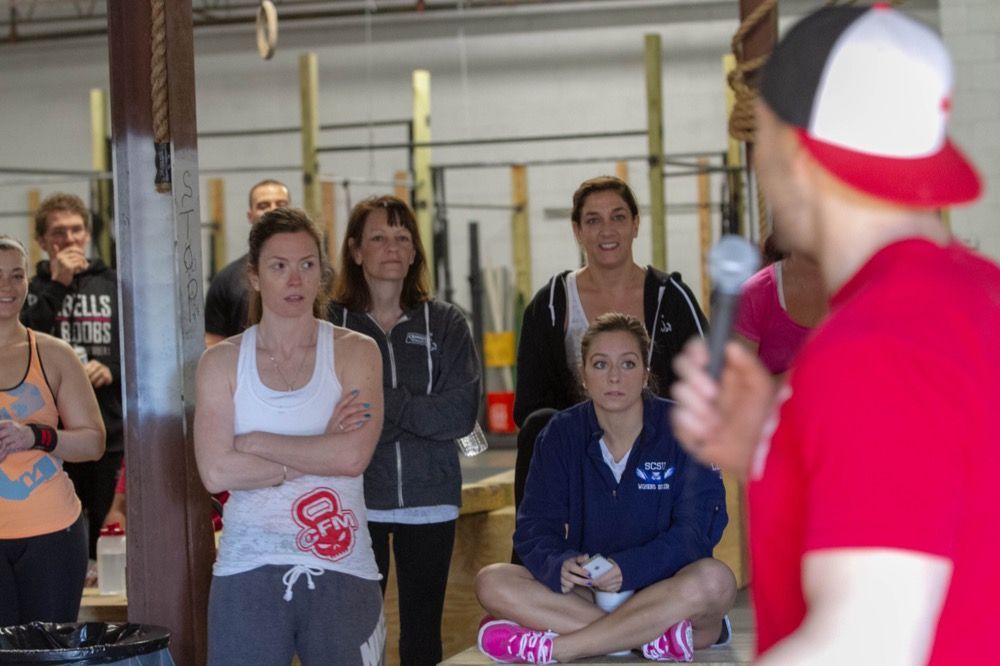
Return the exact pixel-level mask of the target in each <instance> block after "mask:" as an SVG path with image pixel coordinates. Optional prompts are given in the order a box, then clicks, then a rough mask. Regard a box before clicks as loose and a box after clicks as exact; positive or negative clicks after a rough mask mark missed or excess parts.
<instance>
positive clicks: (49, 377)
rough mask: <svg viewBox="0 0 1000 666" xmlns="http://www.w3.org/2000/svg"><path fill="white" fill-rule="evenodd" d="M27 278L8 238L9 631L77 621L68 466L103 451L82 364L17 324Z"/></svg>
mask: <svg viewBox="0 0 1000 666" xmlns="http://www.w3.org/2000/svg"><path fill="white" fill-rule="evenodd" d="M27 275H28V258H27V254H26V253H25V251H24V247H23V246H22V245H21V243H19V242H18V241H16V240H14V239H13V238H11V237H9V236H4V235H0V386H2V387H6V388H3V389H0V626H8V625H16V624H25V623H27V622H33V621H35V620H39V621H43V622H75V621H76V617H77V613H78V612H79V610H80V597H81V594H82V593H83V579H84V576H85V575H86V573H87V535H86V528H85V527H84V522H83V518H82V515H81V512H80V500H79V499H78V498H77V496H76V494H75V493H74V491H73V483H72V482H71V481H70V480H69V477H68V476H67V475H66V473H65V472H63V469H62V464H63V461H66V462H85V461H88V460H97V459H98V458H100V457H101V455H102V454H103V453H104V422H103V420H102V419H101V412H100V409H99V408H98V406H97V398H95V397H94V389H93V388H92V387H91V385H90V381H89V380H88V379H87V375H86V373H85V372H84V370H83V365H81V364H80V359H79V358H78V357H77V355H76V353H75V352H74V351H73V350H72V349H71V348H70V347H69V345H67V344H66V343H65V342H62V341H61V340H58V339H56V338H53V337H52V336H49V335H45V334H44V333H36V332H35V331H32V330H30V329H28V328H25V327H24V326H23V325H22V324H21V322H20V320H19V319H18V316H19V314H20V312H21V307H22V306H23V305H24V301H25V298H26V297H27V293H28V277H27Z"/></svg>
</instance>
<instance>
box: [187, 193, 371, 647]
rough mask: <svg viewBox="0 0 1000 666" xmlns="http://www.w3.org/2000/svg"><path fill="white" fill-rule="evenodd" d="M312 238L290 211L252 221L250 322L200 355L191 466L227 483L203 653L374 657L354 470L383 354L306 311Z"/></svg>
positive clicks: (323, 267)
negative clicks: (195, 462) (194, 464)
mask: <svg viewBox="0 0 1000 666" xmlns="http://www.w3.org/2000/svg"><path fill="white" fill-rule="evenodd" d="M320 238H321V237H320V233H319V231H318V230H317V228H316V226H315V225H314V224H313V223H312V222H311V221H310V220H309V218H308V217H307V216H306V214H305V213H304V212H302V211H299V210H293V209H287V208H279V209H276V210H273V211H270V212H268V213H267V214H265V215H264V216H263V217H262V218H261V219H260V220H259V221H258V222H257V224H255V225H254V226H253V229H252V230H251V231H250V252H249V259H248V271H249V281H250V285H251V287H252V292H251V302H250V319H251V321H252V322H254V325H253V326H251V327H250V328H249V329H247V330H246V331H244V332H243V333H242V334H240V335H237V336H233V337H231V338H228V339H226V340H224V341H222V342H221V343H219V344H217V345H215V346H213V347H211V348H210V349H208V350H207V351H206V352H205V354H204V355H203V356H202V359H201V362H200V363H199V364H198V380H197V381H198V404H197V411H196V413H195V452H196V454H197V459H198V469H199V471H200V473H201V478H202V481H203V482H204V483H205V487H206V488H207V489H208V490H209V491H210V492H213V493H215V492H220V491H222V490H229V491H231V495H230V498H229V501H228V502H227V503H226V507H225V524H226V529H225V531H224V532H223V535H222V541H221V543H220V546H219V554H218V558H217V560H216V563H215V567H214V570H213V574H214V576H213V579H212V590H211V594H210V596H209V611H208V632H209V644H208V662H209V664H251V663H252V664H260V665H271V664H273V665H275V666H278V665H280V666H287V665H288V664H289V663H290V661H291V659H292V655H293V654H294V653H298V656H299V659H300V660H301V662H302V664H303V665H304V666H310V665H311V664H332V663H335V664H364V665H366V666H367V665H368V664H381V663H382V661H383V654H384V644H385V624H384V620H383V616H382V598H381V595H380V594H379V586H378V578H379V574H378V568H377V567H376V566H375V558H374V556H373V555H372V550H371V540H370V538H369V536H368V529H367V518H366V513H365V504H364V495H363V481H362V476H361V475H362V473H363V472H364V470H365V467H367V465H368V461H369V459H370V458H371V454H372V451H373V450H374V448H375V442H376V441H377V439H378V433H379V430H380V428H381V426H382V391H381V387H380V381H381V365H382V359H381V356H380V355H379V353H378V348H377V347H376V346H375V345H374V343H372V341H371V340H369V339H368V338H365V337H364V336H360V335H357V334H356V333H352V332H350V331H347V330H345V329H342V328H337V327H335V326H333V325H331V324H330V323H328V322H325V321H321V320H319V319H317V318H316V315H317V314H318V313H320V312H323V311H324V308H325V303H324V302H323V285H324V283H325V281H326V278H327V276H328V275H329V266H328V265H327V263H326V259H325V257H324V256H323V250H322V247H323V245H322V243H321V241H320ZM302 578H305V581H301V579H302Z"/></svg>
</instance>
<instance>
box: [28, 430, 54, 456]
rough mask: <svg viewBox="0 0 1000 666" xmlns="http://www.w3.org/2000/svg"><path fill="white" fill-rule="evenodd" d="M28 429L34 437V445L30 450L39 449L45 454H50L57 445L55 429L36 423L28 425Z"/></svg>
mask: <svg viewBox="0 0 1000 666" xmlns="http://www.w3.org/2000/svg"><path fill="white" fill-rule="evenodd" d="M28 427H29V428H31V432H33V433H34V435H35V444H34V446H32V447H31V448H33V449H39V450H41V451H45V452H46V453H52V452H53V451H54V450H55V448H56V444H58V443H59V435H58V433H56V429H55V428H53V427H52V426H47V425H39V424H37V423H29V424H28Z"/></svg>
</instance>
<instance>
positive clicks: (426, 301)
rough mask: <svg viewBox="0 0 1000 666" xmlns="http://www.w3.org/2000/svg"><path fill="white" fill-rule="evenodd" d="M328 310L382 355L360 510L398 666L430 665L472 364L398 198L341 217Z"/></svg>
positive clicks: (464, 329) (475, 401)
mask: <svg viewBox="0 0 1000 666" xmlns="http://www.w3.org/2000/svg"><path fill="white" fill-rule="evenodd" d="M334 301H335V304H334V305H333V306H332V308H331V312H330V319H331V321H333V322H334V323H335V324H338V325H341V326H345V327H347V328H350V329H353V330H355V331H358V332H361V333H364V334H366V335H368V336H370V337H372V338H373V339H374V340H375V341H376V342H377V343H378V346H379V349H381V351H382V367H383V389H384V392H385V423H384V425H383V429H382V435H381V436H380V437H379V442H378V446H377V447H376V449H375V455H374V456H373V457H372V461H371V464H370V465H369V467H368V470H367V471H366V472H365V502H366V504H367V506H368V527H369V530H370V531H371V536H372V546H373V548H374V551H375V559H376V561H377V562H378V567H379V571H380V572H381V573H382V576H383V578H382V591H383V593H384V592H385V584H386V578H387V577H388V575H389V535H390V534H391V535H392V551H393V558H394V559H395V562H396V580H397V587H398V591H399V616H400V632H399V657H400V663H401V664H402V665H403V666H414V665H422V664H437V663H438V662H440V661H441V614H442V610H443V608H444V595H445V587H446V586H447V582H448V567H449V564H450V562H451V552H452V545H453V543H454V539H455V520H456V519H457V518H458V507H459V505H460V504H461V497H462V475H461V469H460V467H459V463H458V449H457V447H456V446H455V439H456V438H458V437H462V436H464V435H467V434H469V432H470V431H471V430H472V429H473V426H474V425H475V420H476V414H477V412H478V409H479V401H480V378H479V360H478V358H477V357H476V351H475V348H474V346H473V344H472V336H471V333H470V331H469V326H468V323H467V322H466V320H465V318H464V317H463V316H462V314H461V312H459V310H458V309H457V308H455V307H454V306H453V305H451V304H449V303H444V302H440V301H436V300H433V299H431V298H430V295H429V291H428V287H427V261H426V256H425V254H424V248H423V245H422V244H421V242H420V235H419V233H418V231H417V223H416V219H415V218H414V216H413V212H412V211H411V210H410V208H409V207H408V206H407V205H406V204H405V203H404V202H403V201H401V200H400V199H397V198H396V197H392V196H383V197H373V198H369V199H365V200H364V201H362V202H360V203H358V204H357V205H356V206H355V207H354V209H353V210H352V211H351V216H350V220H349V221H348V224H347V231H346V232H345V234H344V242H343V245H342V246H341V253H340V272H339V275H338V277H337V282H336V286H335V289H334Z"/></svg>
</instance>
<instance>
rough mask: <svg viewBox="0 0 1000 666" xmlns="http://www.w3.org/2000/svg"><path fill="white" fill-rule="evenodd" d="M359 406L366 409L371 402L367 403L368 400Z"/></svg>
mask: <svg viewBox="0 0 1000 666" xmlns="http://www.w3.org/2000/svg"><path fill="white" fill-rule="evenodd" d="M361 406H362V407H364V408H365V409H368V408H369V407H371V403H369V402H363V403H361Z"/></svg>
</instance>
